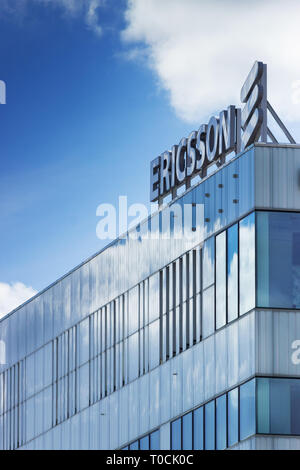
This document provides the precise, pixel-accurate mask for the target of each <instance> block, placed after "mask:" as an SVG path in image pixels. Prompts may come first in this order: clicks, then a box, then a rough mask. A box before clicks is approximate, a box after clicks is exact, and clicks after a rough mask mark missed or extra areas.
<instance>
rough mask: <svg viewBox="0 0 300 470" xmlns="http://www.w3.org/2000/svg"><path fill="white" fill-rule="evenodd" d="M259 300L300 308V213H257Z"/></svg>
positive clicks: (269, 303) (271, 305) (264, 305)
mask: <svg viewBox="0 0 300 470" xmlns="http://www.w3.org/2000/svg"><path fill="white" fill-rule="evenodd" d="M257 253H258V256H257V261H258V263H257V303H258V305H259V306H262V307H281V308H300V282H299V281H300V214H295V213H276V212H272V213H271V212H269V213H268V212H259V213H257Z"/></svg>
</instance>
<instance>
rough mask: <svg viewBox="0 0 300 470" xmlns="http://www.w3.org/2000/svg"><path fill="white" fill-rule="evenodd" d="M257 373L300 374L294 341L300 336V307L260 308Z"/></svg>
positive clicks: (258, 314) (257, 336) (257, 318)
mask: <svg viewBox="0 0 300 470" xmlns="http://www.w3.org/2000/svg"><path fill="white" fill-rule="evenodd" d="M255 315H256V335H255V336H256V373H257V374H261V375H283V376H295V377H298V376H300V364H298V365H297V364H294V363H293V361H292V354H293V352H294V350H293V348H292V343H293V342H294V341H295V340H300V312H299V311H278V310H277V311H276V310H257V311H256V314H255Z"/></svg>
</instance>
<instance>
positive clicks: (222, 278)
mask: <svg viewBox="0 0 300 470" xmlns="http://www.w3.org/2000/svg"><path fill="white" fill-rule="evenodd" d="M225 324H226V231H225V232H222V233H220V235H218V236H217V237H216V327H217V328H221V327H222V326H224V325H225Z"/></svg>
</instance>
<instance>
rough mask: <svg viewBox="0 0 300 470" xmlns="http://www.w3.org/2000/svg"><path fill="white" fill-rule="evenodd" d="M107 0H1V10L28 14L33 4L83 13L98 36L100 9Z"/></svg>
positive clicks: (69, 13) (75, 14) (69, 12)
mask: <svg viewBox="0 0 300 470" xmlns="http://www.w3.org/2000/svg"><path fill="white" fill-rule="evenodd" d="M105 1H106V0H1V3H0V12H4V13H6V14H16V13H17V14H23V15H24V14H26V12H27V11H28V10H27V7H29V6H30V5H31V4H40V5H44V6H47V7H55V8H60V9H61V10H62V11H63V12H64V13H65V14H67V15H71V16H73V17H76V16H79V15H82V16H83V18H84V21H85V24H86V26H87V27H88V28H89V29H90V30H91V31H93V32H94V33H95V34H96V35H97V36H100V35H101V34H102V27H101V25H100V24H99V17H98V9H99V8H100V7H101V6H103V4H104V3H105Z"/></svg>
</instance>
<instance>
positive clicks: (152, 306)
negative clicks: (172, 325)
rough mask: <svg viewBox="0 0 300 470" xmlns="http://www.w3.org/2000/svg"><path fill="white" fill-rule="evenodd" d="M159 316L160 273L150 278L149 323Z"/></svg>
mask: <svg viewBox="0 0 300 470" xmlns="http://www.w3.org/2000/svg"><path fill="white" fill-rule="evenodd" d="M158 317H159V273H156V274H154V275H153V276H151V277H150V278H149V323H150V322H152V321H153V320H155V319H156V318H158Z"/></svg>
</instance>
